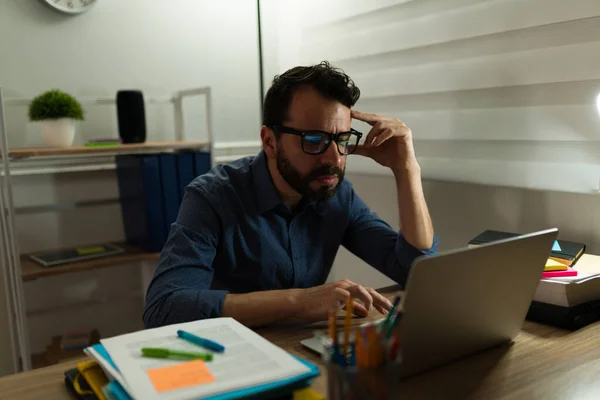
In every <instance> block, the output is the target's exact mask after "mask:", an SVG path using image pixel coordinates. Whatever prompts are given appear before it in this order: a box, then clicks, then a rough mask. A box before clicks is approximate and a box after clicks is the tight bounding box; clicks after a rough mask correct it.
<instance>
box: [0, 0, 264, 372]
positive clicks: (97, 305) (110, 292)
mask: <svg viewBox="0 0 600 400" xmlns="http://www.w3.org/2000/svg"><path fill="white" fill-rule="evenodd" d="M256 17H257V10H256V3H255V2H253V1H247V0H220V1H211V0H173V1H159V0H127V1H119V0H101V1H98V2H97V4H96V5H95V6H94V7H93V9H92V10H90V11H89V12H87V13H86V14H84V15H81V16H77V17H67V16H63V15H60V14H58V13H55V12H53V11H51V10H50V9H48V8H47V7H46V6H44V5H43V4H42V2H41V1H38V0H19V1H6V0H0V86H2V88H3V91H4V95H5V96H8V97H10V98H13V99H14V98H23V97H28V98H30V97H33V96H35V95H37V94H39V93H40V92H41V91H43V90H46V89H49V88H54V87H57V88H60V89H63V90H66V91H68V92H70V93H71V94H73V95H75V96H77V97H79V98H81V99H86V98H92V97H98V96H102V97H112V96H114V95H115V94H116V91H117V90H119V89H129V88H137V89H141V90H143V91H144V93H145V95H146V96H149V97H168V96H170V95H171V94H172V93H174V92H176V91H178V90H183V89H187V88H194V87H202V86H210V87H211V88H212V90H213V100H214V106H213V113H214V114H213V121H214V122H213V126H214V130H215V139H216V141H218V142H221V143H222V142H228V141H239V140H252V139H254V138H258V132H259V123H260V103H259V100H260V92H259V69H258V37H257V18H256ZM6 108H7V125H8V130H9V142H10V145H11V146H12V147H17V146H27V145H29V146H31V145H38V144H40V143H41V140H40V137H39V133H38V132H39V127H38V126H37V125H36V124H32V123H28V122H27V119H26V113H27V107H26V106H23V105H15V104H14V103H11V101H10V100H9V102H8V105H7V107H6ZM85 108H86V109H85V111H86V114H87V119H86V121H84V122H82V123H81V124H80V125H79V127H78V132H79V133H78V137H77V138H76V143H79V144H81V143H83V142H85V141H86V140H87V139H90V138H99V137H116V136H117V130H116V129H117V127H116V111H115V108H114V106H111V105H100V106H86V107H85ZM188 110H191V109H190V108H187V109H186V112H187V111H188ZM191 111H192V112H191V113H189V114H187V115H186V122H188V121H191V124H190V126H191V127H194V123H196V126H198V127H201V126H203V118H204V117H205V116H204V115H203V114H202V113H198V112H194V110H191ZM172 114H173V111H172V108H171V107H170V106H168V105H147V126H148V139H149V140H160V139H169V138H172V137H173V133H174V127H173V119H172ZM187 133H188V137H189V138H192V139H202V138H203V135H204V134H205V132H202V131H201V129H199V130H195V129H192V130H191V131H188V132H187ZM14 185H15V199H16V205H17V207H24V206H39V205H47V204H51V203H63V204H65V203H69V202H73V201H80V200H92V199H95V200H97V199H109V198H115V197H117V195H118V191H117V187H116V183H115V175H114V171H102V172H90V173H69V174H54V175H45V176H41V175H32V176H19V177H16V178H15V179H14ZM17 225H18V236H19V244H20V247H21V250H22V252H32V251H37V250H42V249H49V248H56V247H57V246H71V245H77V244H84V243H93V242H96V241H116V240H121V239H123V236H124V235H123V231H122V227H121V219H120V210H119V206H118V204H108V205H105V206H98V207H91V208H85V209H74V210H67V211H62V212H41V213H33V214H21V215H19V216H18V218H17ZM115 277H118V279H115ZM142 290H143V288H142V287H141V284H140V270H139V269H138V268H136V267H135V266H117V267H114V268H111V269H106V270H103V271H89V272H85V273H80V274H73V275H69V276H57V277H52V278H48V279H43V280H39V281H35V282H30V283H27V284H26V285H25V295H26V303H27V309H28V314H29V329H30V332H31V339H32V340H31V346H32V350H33V351H34V352H39V351H41V350H43V349H44V347H45V346H46V345H48V344H49V343H50V337H51V336H52V335H57V334H61V333H62V332H63V331H65V330H68V329H75V328H87V327H96V328H99V330H100V333H101V334H102V335H104V336H107V335H113V334H116V333H119V332H124V331H129V330H132V329H138V328H140V327H141V326H142V321H141V312H142V298H141V293H142ZM3 302H4V295H2V296H0V375H2V374H3V373H7V372H9V371H10V365H11V361H10V359H9V358H10V357H9V356H8V355H9V354H10V351H9V350H10V347H9V346H10V343H9V341H8V332H7V330H6V329H7V328H6V324H5V323H3V322H4V321H6V315H5V314H4V312H5V305H4V303H3ZM49 309H50V310H51V311H50V312H48V310H49Z"/></svg>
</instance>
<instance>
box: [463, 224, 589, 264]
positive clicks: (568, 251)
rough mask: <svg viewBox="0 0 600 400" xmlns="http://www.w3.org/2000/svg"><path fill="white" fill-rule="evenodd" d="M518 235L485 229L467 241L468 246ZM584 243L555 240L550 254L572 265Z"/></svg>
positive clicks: (579, 255) (581, 252) (582, 251)
mask: <svg viewBox="0 0 600 400" xmlns="http://www.w3.org/2000/svg"><path fill="white" fill-rule="evenodd" d="M515 236H519V234H518V233H512V232H502V231H495V230H486V231H484V232H482V233H480V234H479V235H477V236H476V237H474V238H473V239H471V240H470V241H469V246H478V245H482V244H486V243H490V242H495V241H498V240H504V239H509V238H512V237H515ZM585 248H586V246H585V244H584V243H579V242H570V241H568V240H557V241H556V242H555V243H554V246H552V252H551V254H550V256H551V257H552V258H556V259H558V260H557V261H559V262H560V261H562V260H564V261H567V263H565V264H568V265H569V266H573V265H574V264H575V263H576V262H577V260H579V258H580V257H581V256H582V255H583V254H584V253H585Z"/></svg>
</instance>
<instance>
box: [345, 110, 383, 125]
mask: <svg viewBox="0 0 600 400" xmlns="http://www.w3.org/2000/svg"><path fill="white" fill-rule="evenodd" d="M350 115H351V117H352V118H354V119H357V120H359V121H363V122H366V123H367V124H369V125H375V124H376V123H377V122H378V121H381V120H382V119H384V118H385V117H382V116H381V115H377V114H370V113H364V112H360V111H357V110H352V111H351V114H350Z"/></svg>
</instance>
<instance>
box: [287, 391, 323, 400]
mask: <svg viewBox="0 0 600 400" xmlns="http://www.w3.org/2000/svg"><path fill="white" fill-rule="evenodd" d="M294 400H325V396H323V395H321V394H319V393H317V392H315V391H314V390H312V389H311V388H306V389H301V390H296V391H295V392H294Z"/></svg>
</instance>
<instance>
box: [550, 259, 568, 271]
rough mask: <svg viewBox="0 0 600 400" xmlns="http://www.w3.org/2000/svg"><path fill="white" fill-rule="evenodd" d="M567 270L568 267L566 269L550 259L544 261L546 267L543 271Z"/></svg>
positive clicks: (563, 265)
mask: <svg viewBox="0 0 600 400" xmlns="http://www.w3.org/2000/svg"><path fill="white" fill-rule="evenodd" d="M568 269H569V267H567V266H566V265H565V264H561V263H559V262H558V261H555V260H553V259H551V258H549V259H548V260H546V266H545V267H544V271H566V270H568Z"/></svg>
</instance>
